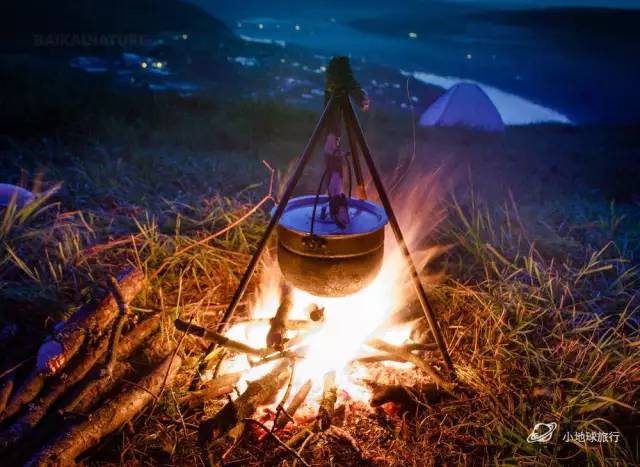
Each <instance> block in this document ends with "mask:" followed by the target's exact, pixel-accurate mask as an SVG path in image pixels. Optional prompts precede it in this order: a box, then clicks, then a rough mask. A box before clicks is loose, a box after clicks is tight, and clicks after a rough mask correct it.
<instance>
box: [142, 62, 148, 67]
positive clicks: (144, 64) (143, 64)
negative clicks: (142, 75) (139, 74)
mask: <svg viewBox="0 0 640 467" xmlns="http://www.w3.org/2000/svg"><path fill="white" fill-rule="evenodd" d="M140 66H141V67H142V68H147V67H148V66H149V65H147V62H142V63H141V64H140Z"/></svg>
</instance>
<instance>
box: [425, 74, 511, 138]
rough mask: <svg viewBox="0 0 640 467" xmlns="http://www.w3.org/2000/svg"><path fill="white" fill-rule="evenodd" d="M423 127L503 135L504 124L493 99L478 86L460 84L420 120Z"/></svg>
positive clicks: (446, 93) (432, 106) (431, 106)
mask: <svg viewBox="0 0 640 467" xmlns="http://www.w3.org/2000/svg"><path fill="white" fill-rule="evenodd" d="M420 125H421V126H449V127H450V126H460V127H467V128H474V129H477V130H482V131H490V132H502V131H504V123H503V121H502V117H501V116H500V112H498V109H496V106H495V105H494V104H493V102H492V101H491V99H489V96H487V94H486V93H485V92H484V91H483V90H482V89H481V88H480V86H478V85H477V84H474V83H458V84H455V85H454V86H452V87H450V88H449V90H448V91H447V92H445V93H444V94H443V95H441V96H440V97H439V98H438V99H437V100H436V101H435V102H434V103H433V104H431V105H430V106H429V108H428V109H427V110H425V112H424V113H423V114H422V116H421V117H420Z"/></svg>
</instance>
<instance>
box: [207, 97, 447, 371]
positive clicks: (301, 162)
mask: <svg viewBox="0 0 640 467" xmlns="http://www.w3.org/2000/svg"><path fill="white" fill-rule="evenodd" d="M336 105H337V106H339V107H340V110H341V111H342V116H343V118H344V121H345V125H346V128H347V135H348V137H349V144H350V147H351V157H352V158H353V165H354V172H355V177H356V183H357V187H358V194H359V196H361V197H365V196H366V194H365V191H364V181H363V175H362V169H361V167H360V164H359V160H358V151H357V149H358V146H359V149H360V150H361V152H362V157H363V158H364V161H365V163H366V164H367V167H368V168H369V172H370V173H371V177H372V179H373V183H374V185H375V188H376V190H377V192H378V195H379V196H380V201H381V202H382V206H383V207H384V210H385V211H386V214H387V217H388V218H389V224H390V225H391V229H392V230H393V234H394V235H395V238H396V241H397V242H398V244H399V246H400V250H401V251H402V254H403V256H404V258H405V260H406V261H407V265H408V266H409V272H410V274H411V279H412V281H413V286H414V288H415V291H416V293H417V295H418V300H419V301H420V306H421V307H422V311H423V313H424V315H425V317H426V318H427V322H428V323H429V327H430V328H431V332H432V334H433V337H434V338H435V341H436V344H437V345H438V349H439V350H440V353H441V354H442V357H443V359H444V362H445V364H446V366H447V368H448V370H449V374H450V376H451V379H452V380H455V378H456V374H455V369H454V367H453V362H452V361H451V357H450V356H449V352H448V350H447V347H446V345H445V342H444V339H443V337H442V332H441V330H440V328H439V326H438V322H437V321H436V318H435V314H434V312H433V308H432V306H431V304H430V303H429V299H428V298H427V294H426V293H425V291H424V287H423V286H422V283H421V282H420V277H419V276H418V270H417V269H416V266H415V264H414V262H413V259H412V257H411V253H410V252H409V248H408V247H407V244H406V242H405V240H404V236H403V235H402V231H401V230H400V225H399V224H398V219H397V218H396V216H395V213H394V212H393V208H392V206H391V202H390V200H389V197H388V195H387V191H386V190H385V188H384V185H383V183H382V179H381V178H380V174H379V173H378V170H377V169H376V166H375V163H374V161H373V157H372V156H371V152H370V150H369V146H367V142H366V141H365V138H364V134H363V132H362V128H361V127H360V123H359V121H358V117H357V116H356V113H355V111H354V109H353V105H352V104H351V100H350V99H349V96H348V94H347V92H346V91H345V92H342V91H337V92H335V93H334V94H333V95H332V96H331V98H330V99H329V101H328V102H327V104H326V106H325V108H324V111H323V113H322V116H321V117H320V120H319V121H318V123H317V124H316V127H315V129H314V130H313V133H312V134H311V137H310V138H309V141H308V142H307V146H306V147H305V149H304V152H303V153H302V155H301V156H300V158H299V159H298V163H297V165H296V168H295V170H294V172H293V175H292V176H291V179H290V180H289V182H288V184H287V187H286V189H285V192H284V194H283V195H282V199H281V200H280V203H279V204H278V205H277V207H276V209H275V212H274V213H273V216H272V217H271V221H270V222H269V225H267V229H266V231H265V232H264V234H263V236H262V238H261V239H260V242H259V243H258V247H257V249H256V252H255V253H254V254H253V256H252V258H251V261H250V262H249V264H248V265H247V269H246V270H245V272H244V275H243V276H242V279H241V280H240V284H238V288H237V289H236V291H235V293H234V295H233V298H232V299H231V303H229V306H228V307H227V309H226V311H225V312H224V315H223V316H222V318H221V319H220V322H219V323H218V331H219V332H224V330H225V327H226V325H227V323H228V322H229V320H230V319H231V317H232V316H233V313H234V312H235V310H236V307H237V306H238V303H239V302H240V300H241V299H242V296H243V295H244V293H245V291H246V289H247V286H248V285H249V281H250V280H251V277H252V276H253V273H254V272H255V270H256V266H257V265H258V261H259V260H260V257H261V256H262V254H263V253H264V250H265V248H266V246H267V243H268V241H269V239H270V238H271V235H272V234H273V230H274V229H275V228H276V226H277V225H278V222H279V220H280V217H281V216H282V213H283V212H284V210H285V208H286V206H287V203H288V202H289V199H290V198H291V195H292V194H293V190H294V189H295V187H296V185H297V183H298V181H299V180H300V177H301V175H302V172H303V170H304V168H305V166H306V165H307V163H308V162H309V159H310V158H311V155H312V154H313V151H314V149H315V147H316V144H317V143H318V139H319V138H320V137H321V135H322V133H323V131H322V130H323V129H324V127H325V124H326V121H327V118H328V116H329V115H330V114H331V112H332V111H333V110H334V106H336ZM209 350H210V351H211V350H213V349H209Z"/></svg>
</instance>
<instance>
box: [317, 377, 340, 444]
mask: <svg viewBox="0 0 640 467" xmlns="http://www.w3.org/2000/svg"><path fill="white" fill-rule="evenodd" d="M337 400H338V389H337V388H336V372H335V371H330V372H328V373H327V374H326V375H325V376H324V387H323V389H322V399H321V401H320V407H319V408H318V416H317V418H316V429H317V430H318V431H324V430H326V429H327V428H329V427H330V426H331V419H332V418H333V413H334V411H335V406H336V401H337Z"/></svg>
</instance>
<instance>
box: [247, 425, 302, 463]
mask: <svg viewBox="0 0 640 467" xmlns="http://www.w3.org/2000/svg"><path fill="white" fill-rule="evenodd" d="M242 421H243V422H244V423H251V424H254V425H256V426H258V427H260V428H262V430H264V431H265V433H267V434H268V435H269V436H271V437H272V438H273V439H274V440H275V441H276V442H277V443H278V444H279V445H280V447H282V448H284V449H285V450H287V451H288V452H290V453H291V454H293V455H294V456H295V457H297V458H298V460H299V461H300V462H302V464H303V465H306V466H307V467H309V464H308V463H307V462H305V460H304V459H303V458H302V457H300V455H299V454H298V453H297V452H296V451H295V449H293V448H291V447H289V446H287V444H286V443H284V442H283V441H282V440H281V439H280V438H278V436H277V435H276V434H275V433H273V432H272V431H271V430H269V428H267V427H266V426H264V424H263V423H261V422H259V421H258V420H254V419H252V418H245V419H243V420H242Z"/></svg>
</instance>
